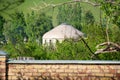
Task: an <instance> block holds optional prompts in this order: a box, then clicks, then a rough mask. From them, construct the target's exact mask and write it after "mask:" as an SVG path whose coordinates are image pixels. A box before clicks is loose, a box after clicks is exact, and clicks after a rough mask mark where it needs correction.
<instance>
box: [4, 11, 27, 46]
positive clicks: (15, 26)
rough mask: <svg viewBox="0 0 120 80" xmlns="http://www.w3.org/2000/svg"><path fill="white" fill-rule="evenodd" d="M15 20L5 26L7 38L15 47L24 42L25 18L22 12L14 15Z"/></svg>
mask: <svg viewBox="0 0 120 80" xmlns="http://www.w3.org/2000/svg"><path fill="white" fill-rule="evenodd" d="M13 15H14V16H13V19H12V20H11V21H8V22H7V23H6V25H5V26H4V33H5V37H6V38H7V39H8V40H9V41H10V42H12V43H13V44H14V45H16V44H17V43H20V42H23V40H24V37H25V36H26V33H25V30H24V29H25V26H26V23H25V17H24V14H23V13H22V12H16V13H15V14H13Z"/></svg>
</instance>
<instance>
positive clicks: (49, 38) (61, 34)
mask: <svg viewBox="0 0 120 80" xmlns="http://www.w3.org/2000/svg"><path fill="white" fill-rule="evenodd" d="M83 35H84V33H82V32H81V31H79V30H77V29H76V28H74V27H73V26H71V25H67V24H61V25H59V26H57V27H55V28H53V29H52V30H50V31H48V32H46V33H45V34H44V35H43V37H42V39H43V42H42V43H43V44H50V43H56V41H59V42H62V41H63V40H65V39H70V38H72V39H74V40H78V39H79V38H80V36H83Z"/></svg>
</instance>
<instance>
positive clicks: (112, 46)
mask: <svg viewBox="0 0 120 80" xmlns="http://www.w3.org/2000/svg"><path fill="white" fill-rule="evenodd" d="M100 46H106V47H105V48H103V49H98V50H97V51H96V52H95V54H100V53H108V52H118V51H120V45H119V44H116V43H113V42H104V43H101V44H99V45H97V46H96V48H99V47H100Z"/></svg>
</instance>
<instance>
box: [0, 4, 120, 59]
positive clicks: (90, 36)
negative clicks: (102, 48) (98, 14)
mask: <svg viewBox="0 0 120 80" xmlns="http://www.w3.org/2000/svg"><path fill="white" fill-rule="evenodd" d="M116 3H117V4H118V2H116ZM101 4H103V5H102V7H103V8H102V9H103V11H104V10H105V9H107V10H105V15H106V16H107V19H109V20H110V22H112V23H113V24H115V25H113V24H110V25H112V27H110V28H109V35H110V40H111V41H113V42H116V43H120V38H119V35H120V31H119V27H118V26H119V25H118V24H119V15H118V13H117V14H115V15H114V12H117V11H119V6H117V7H116V6H114V5H112V4H111V3H109V4H108V3H105V4H104V3H102V2H101ZM109 6H110V7H109ZM111 6H112V7H111ZM111 10H112V11H111ZM81 13H82V11H81V5H80V3H75V4H72V3H71V4H65V5H62V6H59V11H58V16H57V19H58V24H60V23H64V22H66V23H68V24H71V25H73V26H75V27H76V28H78V29H79V30H81V31H82V32H84V33H85V34H86V35H87V37H86V39H85V41H86V43H87V44H88V45H89V47H90V49H91V50H92V51H93V52H95V51H96V48H95V46H96V45H97V44H99V43H102V42H105V41H106V36H105V27H102V26H100V25H99V24H97V23H95V22H94V17H93V16H94V15H92V13H91V12H89V11H88V12H86V16H85V19H86V24H85V25H83V26H81ZM106 16H105V17H104V18H106ZM114 16H118V17H114ZM0 21H1V23H0V25H2V26H0V28H1V29H0V33H1V34H2V33H4V34H5V38H6V40H7V44H5V45H4V46H3V47H2V48H0V49H2V50H5V51H6V52H8V55H9V56H10V57H11V58H16V57H18V56H30V57H34V58H35V59H41V60H58V59H59V60H91V59H96V58H97V59H100V60H120V53H119V52H118V53H105V54H100V55H98V56H97V57H96V58H92V56H93V54H92V53H91V52H90V51H89V49H88V47H86V45H85V43H84V42H83V41H82V40H79V41H78V42H75V41H73V40H72V39H67V40H64V41H63V42H62V43H57V44H56V46H54V47H53V45H51V46H47V47H45V46H43V45H40V44H39V43H40V42H41V41H42V35H43V34H44V33H45V32H47V31H49V30H50V29H52V28H53V25H52V19H51V17H50V16H48V15H46V14H45V13H44V12H41V13H39V12H37V13H36V12H32V13H30V14H28V15H27V16H24V14H23V13H22V12H16V13H15V14H13V17H12V20H10V21H7V22H6V24H4V26H3V23H4V19H3V17H0ZM93 23H94V24H93ZM88 24H90V25H88ZM116 25H117V26H116ZM105 26H106V23H105ZM2 29H3V30H2ZM3 31H4V32H3ZM25 37H26V38H27V40H26V42H24V38H25ZM37 41H38V42H37Z"/></svg>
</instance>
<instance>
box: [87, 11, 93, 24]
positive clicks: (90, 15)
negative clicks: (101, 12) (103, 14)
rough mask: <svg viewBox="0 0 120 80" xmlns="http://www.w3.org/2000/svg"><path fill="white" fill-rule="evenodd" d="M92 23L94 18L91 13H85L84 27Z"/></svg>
mask: <svg viewBox="0 0 120 80" xmlns="http://www.w3.org/2000/svg"><path fill="white" fill-rule="evenodd" d="M94 22H95V19H94V16H93V14H92V12H90V11H87V12H86V13H85V24H86V25H88V24H89V25H93V24H94Z"/></svg>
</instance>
